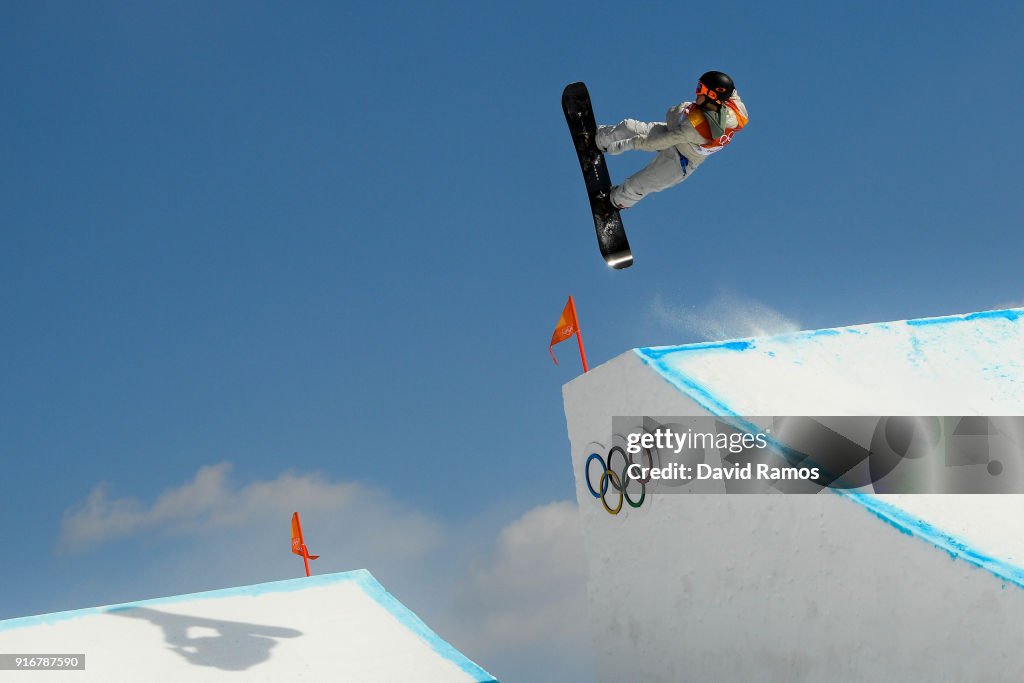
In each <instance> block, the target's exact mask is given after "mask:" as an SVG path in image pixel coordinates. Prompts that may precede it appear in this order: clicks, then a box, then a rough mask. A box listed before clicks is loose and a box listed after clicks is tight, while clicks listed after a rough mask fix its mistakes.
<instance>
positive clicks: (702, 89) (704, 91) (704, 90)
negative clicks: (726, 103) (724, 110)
mask: <svg viewBox="0 0 1024 683" xmlns="http://www.w3.org/2000/svg"><path fill="white" fill-rule="evenodd" d="M722 90H723V94H724V90H725V89H724V88H723V89H722ZM696 93H697V94H698V95H707V96H708V99H709V100H714V101H716V102H717V101H718V100H719V99H720V97H719V95H718V93H717V92H715V91H714V90H712V89H711V88H709V87H708V86H706V85H704V84H703V83H701V82H700V81H697V90H696ZM726 99H728V98H726Z"/></svg>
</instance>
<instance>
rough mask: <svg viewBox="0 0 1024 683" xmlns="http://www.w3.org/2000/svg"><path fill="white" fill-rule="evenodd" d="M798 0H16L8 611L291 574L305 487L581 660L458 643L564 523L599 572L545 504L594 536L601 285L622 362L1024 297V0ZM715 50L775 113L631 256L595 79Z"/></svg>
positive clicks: (377, 545) (306, 508) (635, 216)
mask: <svg viewBox="0 0 1024 683" xmlns="http://www.w3.org/2000/svg"><path fill="white" fill-rule="evenodd" d="M779 5H780V3H771V4H766V3H738V4H737V3H732V4H727V5H726V6H722V7H721V8H719V9H717V10H715V11H717V12H718V13H719V14H718V15H717V16H712V14H713V12H712V10H710V9H703V8H695V7H693V6H684V5H678V4H676V5H667V4H660V3H657V4H650V5H640V4H632V5H623V4H622V3H547V2H543V3H541V2H531V3H501V4H497V3H494V4H485V5H483V6H474V7H473V8H472V10H469V9H466V6H465V5H464V4H463V3H429V4H420V3H404V2H402V3H387V2H375V3H363V4H359V5H356V4H353V3H305V4H304V6H303V7H301V8H296V7H292V6H288V5H286V4H284V3H276V4H268V3H240V2H221V3H215V4H213V5H211V4H209V3H142V4H139V3H103V2H97V3H70V2H66V3H57V2H47V3H28V4H22V5H15V4H11V3H8V4H6V5H4V6H3V7H0V85H2V91H3V93H4V106H3V107H2V108H0V124H2V127H3V130H4V132H5V135H4V136H3V140H2V141H0V206H2V208H3V212H2V222H0V226H2V228H0V229H2V232H3V242H2V243H3V248H2V249H0V272H2V273H3V275H2V280H0V282H2V292H3V296H0V316H2V320H3V323H4V324H3V325H2V327H0V330H2V331H0V346H2V348H3V354H2V357H0V358H2V359H0V376H2V378H3V379H2V383H0V384H2V387H3V391H2V392H0V457H2V460H3V475H2V478H0V494H2V495H0V513H2V514H0V533H2V534H3V536H4V537H6V538H7V539H8V541H9V542H8V544H7V551H6V552H4V553H2V554H0V558H2V559H0V585H4V586H6V587H7V588H8V590H5V591H4V599H3V600H2V601H0V618H6V617H13V616H20V615H25V614H31V613H39V612H46V611H53V610H57V609H67V608H72V607H81V606H87V605H95V604H101V603H110V602H117V601H122V600H133V599H140V598H145V597H152V596H156V595H167V594H170V593H174V592H182V591H193V590H203V589H207V588H217V587H222V586H225V585H235V584H237V583H252V582H256V581H263V580H274V579H279V578H286V577H287V576H290V575H294V572H295V571H299V570H301V562H299V563H296V562H295V561H294V560H293V559H292V558H291V556H289V555H288V553H287V550H288V537H287V536H288V517H289V515H290V510H291V508H292V507H293V506H294V507H295V508H296V509H300V510H303V514H304V526H305V530H306V534H307V540H308V541H309V544H310V546H311V548H312V549H313V550H314V552H321V553H322V554H323V555H324V557H323V559H321V560H319V561H318V563H317V564H315V565H314V567H315V569H317V570H318V571H321V572H323V571H340V570H345V569H354V568H361V567H366V568H368V569H370V570H371V571H373V572H374V573H375V575H376V576H377V577H378V578H379V579H380V580H381V581H382V583H384V585H385V586H387V587H388V588H389V589H391V590H393V591H394V592H395V593H396V595H397V596H398V597H399V598H400V599H403V600H404V601H405V602H406V604H408V605H409V606H410V607H411V608H412V609H413V610H415V611H417V612H419V613H420V614H421V615H422V616H423V617H424V619H425V620H426V621H427V622H428V623H430V624H431V625H432V626H435V627H436V628H437V630H438V631H439V632H440V633H441V634H442V635H444V636H447V637H450V638H451V639H452V640H453V642H454V643H455V644H456V645H457V646H460V647H462V648H463V649H464V650H466V651H467V654H469V655H470V656H471V657H476V658H477V659H479V660H480V661H481V663H482V664H483V665H484V666H485V667H486V668H490V669H492V670H493V671H494V673H496V674H498V675H499V677H503V678H505V679H508V680H517V679H523V678H525V677H528V676H537V675H538V674H537V670H538V668H539V667H541V666H544V667H547V669H546V670H547V671H548V672H549V673H550V672H555V671H557V672H559V674H560V675H562V676H563V678H564V677H568V678H569V679H574V678H578V677H579V676H585V675H586V674H581V673H580V672H584V671H586V667H587V665H588V662H586V653H585V648H586V646H585V644H582V643H583V641H582V640H579V641H578V642H577V641H573V647H576V649H575V650H573V649H572V647H569V646H565V647H562V648H559V651H558V652H548V651H544V649H543V648H544V643H543V642H539V641H538V642H533V641H529V640H528V639H526V640H523V641H522V642H519V643H516V642H514V638H512V637H511V636H509V634H505V633H500V632H499V631H495V632H494V633H493V641H492V642H484V636H481V635H480V634H488V633H491V632H490V631H488V630H487V628H486V627H478V628H473V629H472V631H473V637H476V638H477V640H475V641H473V640H472V638H471V637H470V636H469V635H467V636H466V638H465V639H463V642H460V639H459V638H458V637H457V636H458V633H459V629H460V628H463V629H465V628H466V627H465V624H467V623H473V624H475V625H476V626H479V623H478V622H474V621H473V620H474V619H477V620H479V619H482V618H483V617H481V614H484V613H486V615H489V616H491V617H494V621H495V622H497V621H500V619H499V618H498V617H499V616H501V615H502V614H504V612H502V610H510V609H512V610H514V609H515V608H516V604H520V603H523V602H524V600H525V601H526V602H527V603H528V602H529V601H528V599H526V598H522V596H516V595H515V594H514V592H513V588H512V587H511V586H509V585H508V582H507V581H506V580H505V579H506V577H504V576H503V574H502V571H503V569H502V567H503V566H505V565H509V564H514V563H515V562H522V561H523V558H524V557H529V553H530V552H535V553H537V554H538V558H537V560H536V562H537V563H539V564H531V563H528V564H527V566H528V567H533V570H534V571H535V572H536V573H537V574H538V575H539V578H538V579H537V584H536V585H532V586H530V595H538V594H545V593H544V591H545V590H552V589H551V586H550V585H549V584H554V585H557V586H562V583H559V582H563V583H564V586H563V587H564V590H562V592H560V593H558V594H557V595H558V596H562V597H564V595H565V594H567V593H569V592H572V591H577V590H578V587H577V584H578V583H579V581H581V580H582V579H581V576H582V575H581V574H580V573H579V572H578V569H577V568H575V567H574V566H572V565H574V563H575V559H574V558H576V557H577V555H573V554H571V553H570V554H568V555H566V556H565V557H564V558H561V559H560V561H559V562H558V563H555V564H552V566H546V565H544V564H543V563H544V562H553V561H552V560H551V558H549V557H547V558H546V557H542V556H544V555H545V546H544V545H542V544H540V542H539V541H538V543H537V544H535V545H536V547H534V548H532V549H531V548H522V547H519V546H517V545H516V544H517V542H519V541H517V540H516V539H517V538H519V537H518V536H516V534H515V533H514V532H515V531H516V530H517V529H523V528H528V529H539V528H547V529H549V528H552V527H557V528H564V529H566V530H567V531H566V533H567V534H571V529H572V525H571V524H569V523H567V522H566V521H565V520H566V517H567V516H569V517H571V514H572V512H571V508H572V506H571V505H566V504H564V503H563V501H571V500H572V497H573V490H574V488H573V486H574V485H573V481H572V475H571V469H570V463H569V454H568V448H567V446H568V441H567V437H566V434H565V422H564V417H563V414H562V405H561V385H562V384H563V383H564V382H566V381H568V380H569V379H571V378H572V377H573V376H574V374H575V373H576V372H578V364H577V361H576V360H575V358H574V349H573V348H572V347H571V345H568V344H566V345H563V346H561V347H559V348H558V353H559V357H560V359H562V365H561V367H555V366H554V365H553V364H552V363H551V360H550V358H549V357H548V355H547V348H546V345H547V341H548V339H549V337H550V334H551V331H552V328H553V326H554V324H555V322H556V321H557V319H558V315H559V313H560V312H561V308H562V306H563V304H564V303H565V299H566V297H567V295H568V294H570V293H571V294H573V295H574V296H575V297H576V301H577V307H578V309H579V313H580V316H581V324H582V327H583V333H584V340H585V342H586V344H587V351H588V356H589V359H590V361H591V364H592V365H596V364H598V363H600V362H602V361H604V360H607V359H609V358H612V357H614V356H615V355H618V354H619V353H621V352H623V351H625V350H626V349H628V348H631V347H635V346H646V345H657V344H668V343H684V342H689V341H697V340H701V339H704V338H706V337H716V336H721V335H742V334H751V333H754V332H757V331H761V330H764V331H772V330H775V329H780V328H791V327H802V328H817V327H830V326H836V325H844V324H852V323H860V322H870V321H879V320H886V319H903V318H908V317H919V316H926V315H941V314H950V313H958V312H965V311H971V310H979V309H986V308H992V307H996V306H1002V305H1010V304H1014V303H1019V302H1021V301H1022V300H1024V286H1022V285H1021V272H1020V254H1021V251H1022V247H1024V238H1022V237H1021V234H1020V231H1019V216H1020V215H1021V214H1022V211H1021V209H1022V203H1024V198H1022V195H1021V193H1020V192H1019V191H1018V190H1017V185H1019V182H1020V179H1021V178H1022V177H1024V173H1022V171H1024V162H1022V160H1021V156H1020V151H1021V150H1022V149H1024V145H1022V136H1024V133H1022V131H1021V128H1020V127H1019V126H1017V125H1016V122H1015V119H1014V118H1013V113H1014V112H1016V111H1019V110H1020V109H1021V108H1022V105H1024V102H1022V94H1021V93H1022V92H1024V87H1022V85H1024V84H1022V79H1024V77H1022V75H1021V73H1020V69H1019V68H1018V67H1019V65H1020V64H1021V63H1022V62H1024V55H1022V48H1021V47H1020V40H1019V36H1020V32H1021V28H1022V26H1024V15H1022V10H1021V9H1019V7H1018V6H1016V5H1015V4H1013V3H1008V2H1007V3H978V4H975V5H972V6H970V7H967V6H965V5H963V4H962V3H952V2H937V3H927V4H926V3H889V2H869V3H856V4H852V3H850V4H847V3H844V4H842V5H840V4H839V3H817V2H795V3H782V4H781V6H779ZM708 69H721V70H724V71H727V72H729V73H731V74H732V75H733V76H734V78H735V80H736V82H737V86H738V88H739V90H740V93H741V94H742V96H743V98H744V100H745V101H746V103H747V104H748V107H749V110H750V114H751V123H750V125H749V127H748V128H747V129H745V130H744V131H743V132H742V133H741V134H740V135H739V136H737V138H736V141H735V143H734V144H733V146H731V147H730V148H729V149H728V150H726V151H725V152H723V153H721V154H719V155H716V156H715V157H714V158H712V159H711V160H710V161H709V162H708V163H707V164H706V165H705V166H703V167H702V168H701V170H700V173H699V174H696V175H694V176H693V177H692V178H690V179H689V180H687V181H686V183H684V184H683V185H682V186H680V187H678V188H674V189H672V190H669V191H667V192H664V193H662V194H660V195H655V196H652V197H650V198H648V199H646V200H645V201H643V202H642V203H641V204H640V205H639V206H637V207H636V208H634V209H631V210H630V211H628V212H627V213H626V214H625V215H624V220H625V223H626V226H627V229H628V231H629V234H630V239H631V242H632V245H633V249H634V254H635V257H636V263H635V265H634V267H633V268H632V269H630V270H628V271H623V272H613V271H610V270H609V269H607V268H606V267H605V266H604V265H603V263H602V262H601V260H600V257H599V256H598V254H597V249H596V244H595V240H594V236H593V230H592V227H591V224H590V219H589V216H588V210H587V203H586V196H585V194H584V192H583V189H582V181H581V179H580V178H579V170H578V166H577V162H576V159H575V157H574V155H573V151H572V147H571V145H570V143H569V140H568V135H567V132H566V130H565V124H564V120H563V118H562V113H561V110H560V104H559V100H560V94H561V90H562V88H563V86H564V85H565V84H566V83H569V82H572V81H576V80H583V81H585V82H587V83H588V85H589V86H590V91H591V95H592V97H593V99H594V106H595V109H596V112H597V115H598V118H599V120H600V121H602V122H606V123H614V122H616V121H618V120H619V119H621V118H625V117H633V118H641V119H646V120H658V119H660V118H661V117H663V116H664V112H665V110H666V109H667V108H668V107H669V106H670V105H672V104H675V103H677V102H679V101H682V100H684V99H688V98H689V97H691V95H692V92H693V85H694V81H695V79H696V77H697V76H698V75H699V74H700V73H702V72H703V71H705V70H708ZM648 159H649V157H648V156H647V155H644V154H642V153H631V154H626V155H624V156H622V157H615V158H613V159H611V160H610V166H611V170H612V174H613V177H614V178H616V179H618V180H621V179H623V178H625V177H626V176H627V175H629V174H630V173H632V172H634V171H636V170H638V169H639V168H640V167H642V165H643V164H644V163H646V161H647V160H648ZM722 207H728V210H727V211H726V212H724V215H720V209H721V208H722ZM716 216H720V217H716ZM303 496H309V500H310V501H314V502H310V503H309V504H307V505H304V504H303V503H302V502H301V501H302V500H303ZM89 501H91V507H90V503H89ZM218 501H219V502H218ZM339 501H340V502H339ZM238 510H243V511H244V510H247V511H248V512H247V513H245V514H242V513H241V512H238ZM278 515H281V518H280V520H279V521H278V519H277V516H278ZM552 518H554V519H555V521H552ZM382 520H383V521H382ZM545 520H546V521H545ZM531 524H533V525H536V526H535V527H531V526H530V525H531ZM275 525H277V526H275ZM421 525H422V526H421ZM318 527H319V530H318ZM409 529H418V530H420V531H419V532H417V533H414V534H411V532H410V531H409ZM328 530H330V533H327V531H328ZM510 530H511V531H510ZM389 534H394V536H393V537H391V536H389ZM353 539H357V540H353ZM358 539H362V540H358ZM573 542H574V543H578V540H577V541H573ZM550 545H557V542H556V541H553V540H552V541H551V542H550ZM570 545H572V544H571V543H570ZM318 546H319V548H318ZM200 556H201V559H200ZM190 558H191V559H190ZM545 567H546V568H545ZM538 568H540V569H543V570H544V571H539V569H538ZM524 571H530V570H529V569H524ZM545 572H547V574H545ZM545 576H546V577H549V578H551V579H552V580H551V581H544V580H543V579H544V578H545ZM513 583H514V582H513ZM439 586H442V587H444V588H443V589H438V587H439ZM467 587H468V588H467ZM559 590H561V589H559ZM502 591H506V593H502ZM498 594H500V595H498ZM513 597H514V598H515V599H513ZM557 599H561V598H560V597H557V596H556V597H554V598H552V600H556V601H557ZM565 599H566V600H570V602H571V604H572V605H575V606H578V605H579V604H580V602H579V594H578V592H577V593H575V594H573V596H572V597H569V598H565ZM488 601H490V602H488ZM548 602H551V600H549V601H548ZM567 604H568V603H567ZM453 605H454V607H453ZM567 609H568V608H567ZM506 616H507V615H506ZM521 616H522V615H521ZM527 616H528V615H527ZM524 618H525V617H524ZM552 618H553V619H555V617H554V616H553V617H552ZM438 622H441V623H440V624H439V623H438ZM446 625H447V628H448V629H449V631H448V632H446V631H445V627H446ZM552 629H553V632H556V631H559V630H563V631H564V624H561V625H557V628H556V626H552ZM453 632H454V633H455V635H453ZM540 640H543V639H540ZM467 641H471V642H468V643H467ZM498 641H501V642H498ZM577 646H578V647H577ZM581 653H582V654H581ZM531 667H533V668H531ZM534 680H541V679H540V678H534Z"/></svg>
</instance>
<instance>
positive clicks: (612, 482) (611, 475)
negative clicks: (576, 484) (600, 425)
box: [584, 446, 654, 515]
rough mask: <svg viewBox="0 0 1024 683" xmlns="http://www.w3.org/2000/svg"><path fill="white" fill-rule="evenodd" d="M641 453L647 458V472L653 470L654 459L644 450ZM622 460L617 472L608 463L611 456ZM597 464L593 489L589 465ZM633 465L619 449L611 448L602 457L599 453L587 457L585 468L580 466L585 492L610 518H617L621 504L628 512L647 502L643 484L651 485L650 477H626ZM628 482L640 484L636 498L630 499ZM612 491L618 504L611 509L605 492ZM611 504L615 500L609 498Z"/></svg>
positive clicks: (615, 468) (645, 487)
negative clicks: (599, 503) (598, 503)
mask: <svg viewBox="0 0 1024 683" xmlns="http://www.w3.org/2000/svg"><path fill="white" fill-rule="evenodd" d="M641 452H642V453H644V454H646V455H647V459H648V470H647V471H648V472H650V470H651V469H653V468H654V456H653V455H652V454H651V452H650V451H649V450H647V449H646V448H644V449H642V450H641ZM616 454H618V455H620V456H622V467H621V469H620V468H617V467H616V466H615V465H614V464H613V462H612V460H613V458H614V457H615V455H616ZM594 463H597V465H598V467H600V472H601V474H600V476H599V477H598V482H597V487H596V488H595V487H594V484H593V481H594V479H593V478H592V476H591V465H593V464H594ZM635 464H637V463H635V462H633V460H632V458H631V457H630V456H627V455H626V451H625V450H623V449H622V447H621V446H612V447H611V448H609V449H608V451H607V453H606V454H605V457H602V456H601V455H600V454H599V453H591V454H590V455H589V456H588V457H587V464H586V465H585V466H584V477H585V478H586V481H587V490H588V491H590V495H592V496H593V497H594V498H597V499H598V500H600V501H601V506H602V507H603V508H604V509H605V512H607V513H608V514H610V515H617V514H619V513H620V512H621V511H622V504H623V502H625V503H626V504H627V505H629V506H630V507H632V508H639V507H640V506H641V505H643V504H644V501H645V500H646V499H647V484H648V482H650V481H651V477H650V474H648V475H647V476H646V477H644V478H634V477H630V476H629V474H628V473H629V468H630V466H631V465H635ZM631 482H636V483H638V484H640V496H639V498H633V497H632V496H631V495H630V493H629V485H630V483H631ZM609 488H612V489H614V490H615V491H616V492H617V493H618V500H617V501H616V502H615V505H614V506H613V505H611V504H609V502H608V489H609ZM612 500H615V496H614V495H613V496H612Z"/></svg>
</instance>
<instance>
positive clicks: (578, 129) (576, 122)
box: [562, 83, 633, 269]
mask: <svg viewBox="0 0 1024 683" xmlns="http://www.w3.org/2000/svg"><path fill="white" fill-rule="evenodd" d="M562 111H564V112H565V121H566V123H568V124H569V132H570V133H571V134H572V142H573V145H574V146H575V147H576V155H577V156H578V157H579V160H580V169H581V170H582V171H583V180H584V182H585V183H586V185H587V196H588V197H589V198H590V211H591V213H592V214H593V215H594V229H595V230H596V232H597V244H598V246H599V247H600V248H601V256H603V257H604V260H605V263H607V264H608V265H609V266H611V267H612V268H618V269H621V268H629V267H630V266H631V265H633V252H632V251H630V249H629V240H628V239H626V229H625V227H623V225H622V218H621V217H620V216H619V210H618V209H616V208H615V207H614V206H613V205H612V203H611V199H610V198H609V194H610V192H611V189H612V182H611V177H610V176H609V175H608V166H607V164H606V163H605V160H604V154H602V153H601V151H600V150H599V149H598V148H597V143H596V141H595V136H596V135H597V123H596V122H595V120H594V109H593V107H592V105H591V104H590V93H589V92H587V86H586V85H584V84H583V83H570V84H569V85H567V86H565V90H564V91H562Z"/></svg>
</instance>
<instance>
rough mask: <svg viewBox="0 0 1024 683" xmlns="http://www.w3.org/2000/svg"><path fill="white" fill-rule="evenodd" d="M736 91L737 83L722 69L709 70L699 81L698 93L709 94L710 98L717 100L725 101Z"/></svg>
mask: <svg viewBox="0 0 1024 683" xmlns="http://www.w3.org/2000/svg"><path fill="white" fill-rule="evenodd" d="M735 91H736V84H735V83H733V82H732V79H731V78H729V74H724V73H722V72H721V71H708V72H707V73H706V74H704V75H703V76H701V77H700V79H698V81H697V94H698V95H700V94H704V95H707V96H708V99H709V100H714V101H715V102H724V101H725V100H727V99H729V98H730V97H732V94H733V92H735Z"/></svg>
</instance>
